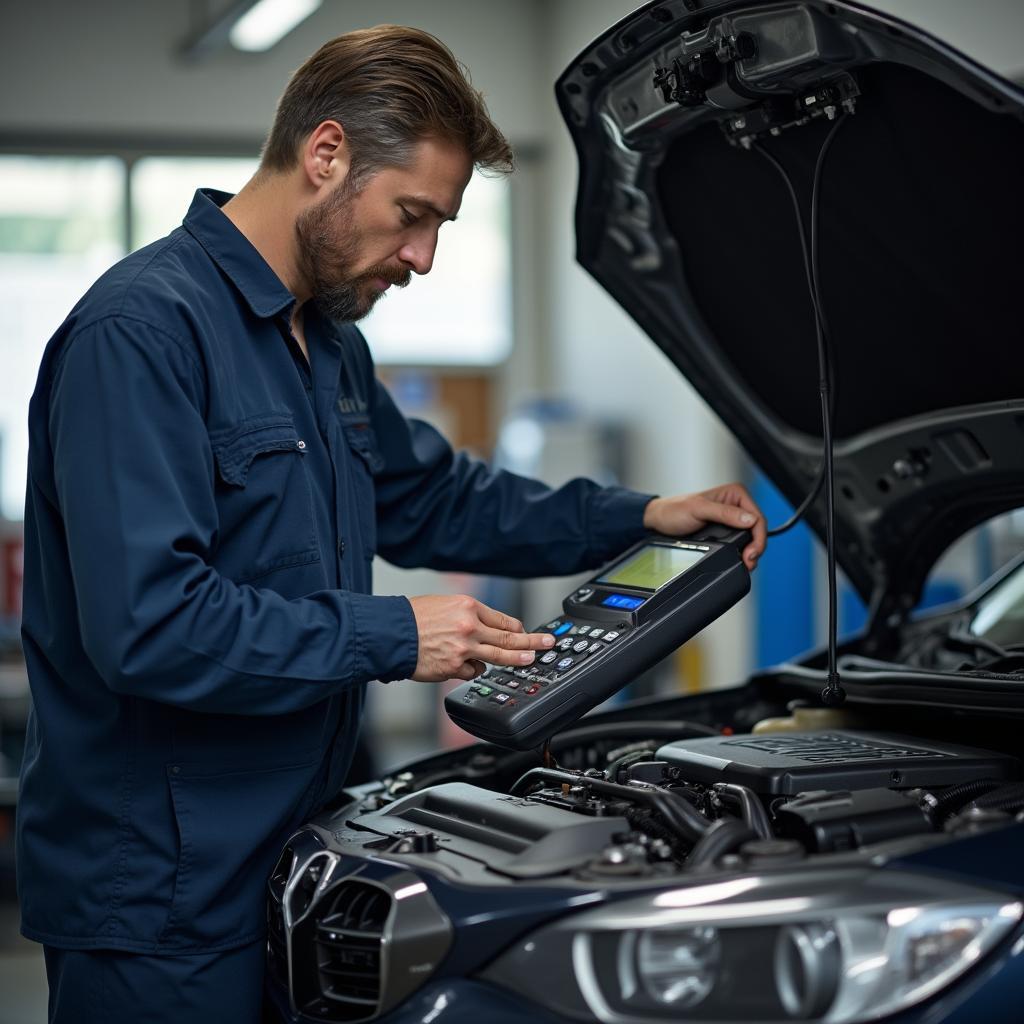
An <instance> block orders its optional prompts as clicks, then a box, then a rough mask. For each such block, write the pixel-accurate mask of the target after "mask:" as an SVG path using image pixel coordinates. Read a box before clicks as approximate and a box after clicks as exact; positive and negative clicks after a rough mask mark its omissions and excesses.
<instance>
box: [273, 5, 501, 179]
mask: <svg viewBox="0 0 1024 1024" xmlns="http://www.w3.org/2000/svg"><path fill="white" fill-rule="evenodd" d="M323 121H337V122H338V123H339V124H340V125H341V126H342V128H343V129H344V130H345V134H346V136H347V138H348V144H349V150H350V153H351V155H352V173H353V174H354V175H355V177H356V178H357V179H358V178H360V177H363V176H365V175H367V174H372V173H374V172H375V171H377V170H379V169H381V168H382V167H394V166H402V165H404V164H406V163H407V162H408V161H409V160H410V159H411V157H412V150H413V147H414V146H415V145H416V143H417V142H419V141H420V140H421V139H424V138H427V137H436V138H442V139H445V140H447V141H450V142H455V143H459V144H461V145H462V146H464V147H465V149H466V151H467V152H468V153H469V155H470V156H471V157H472V159H473V163H474V164H475V165H476V166H477V167H480V168H483V169H485V170H491V171H495V172H497V173H501V174H507V173H508V172H510V171H511V170H512V167H513V156H512V147H511V146H510V145H509V144H508V140H507V139H506V138H505V136H504V135H502V134H501V132H500V131H499V130H498V128H497V127H496V126H495V124H494V122H493V121H492V120H491V118H490V115H489V114H488V113H487V107H486V106H485V105H484V101H483V97H482V96H481V95H480V93H479V92H478V91H477V90H476V89H474V88H473V86H472V84H471V83H470V80H469V72H468V71H467V70H466V68H465V66H464V65H462V64H460V63H459V61H458V60H456V58H455V55H454V54H453V53H452V52H451V50H449V49H448V47H447V46H445V44H444V43H442V42H441V40H440V39H437V38H436V37H435V36H432V35H431V34H430V33H429V32H424V31H422V30H421V29H416V28H408V27H406V26H404V25H378V26H376V27H375V28H366V29H360V30H358V31H356V32H347V33H346V34H345V35H342V36H338V37H337V38H335V39H332V40H331V41H330V42H328V43H325V44H324V45H323V46H321V47H320V49H319V50H317V51H316V53H314V54H313V56H312V57H310V58H309V60H307V61H306V63H305V64H303V65H302V67H301V68H299V70H298V71H296V72H295V74H294V75H292V78H291V81H290V82H289V83H288V87H287V88H286V89H285V91H284V95H283V96H282V97H281V100H280V102H279V103H278V105H277V113H276V115H275V116H274V124H273V127H272V128H271V130H270V135H269V136H268V137H267V142H266V145H265V146H264V147H263V157H262V160H261V163H260V169H261V170H263V171H287V170H290V169H291V168H293V167H294V166H295V165H296V163H297V161H298V159H299V149H300V146H301V144H302V142H303V140H304V139H305V138H306V137H307V136H308V135H309V134H310V132H312V131H313V130H314V129H315V128H316V127H317V125H319V124H321V123H322V122H323Z"/></svg>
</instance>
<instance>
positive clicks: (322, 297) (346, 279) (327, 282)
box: [295, 182, 412, 322]
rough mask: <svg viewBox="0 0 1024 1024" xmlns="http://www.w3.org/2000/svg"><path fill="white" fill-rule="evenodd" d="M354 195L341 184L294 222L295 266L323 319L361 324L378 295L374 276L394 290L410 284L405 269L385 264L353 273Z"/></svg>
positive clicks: (356, 239) (356, 238)
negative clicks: (303, 278) (299, 270)
mask: <svg viewBox="0 0 1024 1024" xmlns="http://www.w3.org/2000/svg"><path fill="white" fill-rule="evenodd" d="M358 195H359V192H358V190H357V189H355V188H352V187H351V186H350V185H349V184H348V182H344V183H343V184H342V185H340V186H339V187H338V188H336V189H335V190H334V191H333V192H332V193H331V194H330V195H328V196H327V197H326V198H324V199H322V200H321V201H320V202H319V203H317V204H316V205H315V206H311V207H310V208H309V209H308V210H304V211H303V212H302V213H301V214H299V216H298V217H297V218H296V221H295V240H296V244H297V251H298V260H299V267H300V269H301V271H302V273H303V275H304V276H305V279H306V281H307V282H309V286H310V291H311V294H312V298H313V301H314V302H315V303H316V305H317V307H318V309H319V310H320V312H321V313H322V314H323V315H324V316H325V317H327V318H328V319H329V320H340V321H345V322H352V321H355V320H362V318H363V317H364V316H366V315H367V313H369V312H370V310H371V309H372V308H373V306H374V303H376V301H377V300H378V299H379V298H380V297H381V296H382V295H383V294H384V292H383V291H382V290H381V289H380V288H378V287H377V286H376V285H375V284H374V278H380V279H381V280H383V281H386V282H387V283H388V284H393V285H396V286H397V287H398V288H404V287H405V286H406V285H407V284H408V283H409V281H410V280H412V272H411V271H410V270H408V269H406V270H398V269H396V268H395V267H393V266H388V265H387V264H385V263H380V264H375V265H374V266H372V267H370V268H369V269H368V270H364V271H362V272H361V273H359V274H356V273H355V271H354V268H355V267H356V265H357V263H358V260H359V254H360V250H361V249H362V241H363V239H362V235H361V233H360V231H359V229H358V228H357V227H356V225H355V201H356V198H357V196H358Z"/></svg>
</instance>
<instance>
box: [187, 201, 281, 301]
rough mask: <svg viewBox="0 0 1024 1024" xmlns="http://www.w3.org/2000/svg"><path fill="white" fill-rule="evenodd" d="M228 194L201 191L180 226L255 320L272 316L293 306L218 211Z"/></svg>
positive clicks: (267, 267)
mask: <svg viewBox="0 0 1024 1024" xmlns="http://www.w3.org/2000/svg"><path fill="white" fill-rule="evenodd" d="M231 198H232V194H231V193H230V192H220V191H218V190H217V189H212V188H201V189H198V190H197V191H196V194H195V196H194V197H193V199H192V205H191V206H190V207H189V209H188V213H187V214H186V215H185V220H184V222H183V223H184V226H185V230H186V231H188V232H189V233H190V234H191V235H192V237H193V238H195V239H196V241H197V242H199V244H200V245H201V246H202V247H203V248H204V249H205V250H206V252H207V253H209V255H210V259H212V260H213V262H214V263H216V264H217V266H218V267H220V269H221V270H222V271H223V272H224V273H225V274H226V275H227V276H228V278H229V279H230V280H231V281H232V283H233V284H234V285H235V287H236V288H237V289H238V290H239V292H240V293H241V294H242V297H243V298H244V299H245V301H246V303H247V304H248V306H249V308H250V309H251V310H252V311H253V313H255V314H256V316H258V317H272V316H276V315H277V314H278V313H280V312H281V311H282V310H284V309H286V308H288V307H290V306H291V305H293V304H294V302H295V296H294V295H292V293H291V292H290V291H288V289H287V288H286V287H285V286H284V284H283V282H282V281H281V279H280V278H279V277H278V276H277V274H275V273H274V271H273V270H271V268H270V264H268V263H267V261H266V260H265V259H264V258H263V257H262V256H261V255H260V254H259V251H258V250H257V248H256V247H255V246H254V245H253V244H252V242H250V241H249V239H248V238H246V237H245V235H243V234H242V232H241V231H239V230H238V228H237V227H235V225H234V224H233V223H232V222H231V219H230V218H229V217H228V216H227V215H226V214H224V213H223V212H222V211H221V207H222V206H223V205H224V204H225V203H226V202H227V201H228V200H229V199H231Z"/></svg>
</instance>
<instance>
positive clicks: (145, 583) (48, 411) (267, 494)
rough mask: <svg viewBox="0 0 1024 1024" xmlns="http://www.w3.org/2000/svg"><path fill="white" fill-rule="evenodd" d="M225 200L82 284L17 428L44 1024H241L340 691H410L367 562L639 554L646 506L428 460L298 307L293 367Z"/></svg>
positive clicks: (344, 730) (21, 870) (29, 841)
mask: <svg viewBox="0 0 1024 1024" xmlns="http://www.w3.org/2000/svg"><path fill="white" fill-rule="evenodd" d="M228 198H229V196H227V195H226V194H223V193H217V192H213V191H205V190H203V191H200V192H198V193H197V194H196V197H195V199H194V201H193V203H192V206H191V208H190V209H189V212H188V215H187V217H186V218H185V221H184V224H183V226H182V227H181V228H178V229H177V230H176V231H174V232H173V233H172V234H171V235H169V236H168V237H167V238H165V239H163V240H161V241H159V242H156V243H154V244H153V245H150V246H148V247H147V248H145V249H142V250H140V251H139V252H136V253H134V254H132V255H131V256H129V257H127V258H126V259H125V260H123V261H122V262H121V263H119V264H118V265H117V266H115V267H114V268H112V269H111V270H110V271H109V272H107V273H106V274H105V275H104V276H103V277H102V278H101V279H100V280H99V281H98V282H97V283H96V284H95V285H94V286H93V287H92V289H91V290H90V291H89V292H88V293H87V294H86V295H85V297H84V298H83V299H82V300H81V302H79V304H78V305H77V306H76V307H75V308H74V310H73V311H72V312H71V314H70V315H69V316H68V318H67V320H66V321H65V322H64V324H63V325H62V326H61V328H60V330H59V331H58V332H57V333H56V334H55V335H54V337H53V338H52V339H51V341H50V343H49V344H48V346H47V348H46V352H45V354H44V357H43V361H42V366H41V369H40V372H39V378H38V382H37V385H36V390H35V394H34V395H33V398H32V403H31V407H30V412H29V427H30V452H29V479H28V496H27V507H26V513H25V591H24V626H23V639H24V649H25V657H26V661H27V664H28V673H29V680H30V683H31V688H32V697H33V711H32V714H31V716H30V719H29V726H28V745H27V750H26V755H25V762H24V768H23V772H22V779H21V791H20V794H19V802H18V822H17V841H18V847H17V855H18V876H19V895H20V899H21V908H22V915H23V917H22V930H23V933H24V934H25V935H26V936H27V937H29V938H30V939H35V940H37V941H39V942H42V943H44V944H45V945H46V946H47V958H48V966H49V968H50V979H51V1015H52V1019H55V1020H56V1019H59V1020H65V1019H66V1020H74V1021H75V1022H76V1024H83V1022H89V1021H92V1020H94V1019H95V1020H96V1021H102V1022H103V1024H111V1022H113V1021H117V1020H121V1019H122V1015H123V1019H125V1020H131V1021H133V1022H135V1021H141V1020H145V1021H147V1022H148V1024H152V1022H156V1021H163V1020H168V1021H171V1020H174V1021H188V1022H189V1024H197V1022H200V1021H206V1020H210V1021H215V1020H216V1021H217V1024H227V1022H229V1021H230V1022H245V1021H248V1020H253V1019H256V1017H257V1016H258V1002H259V995H260V986H261V976H262V974H261V972H262V968H261V963H262V939H263V936H264V897H263V886H264V882H265V879H266V877H267V875H268V873H269V870H270V868H271V867H272V865H273V862H274V859H275V858H276V856H277V855H278V853H279V851H280V848H281V846H282V845H283V843H284V841H285V840H286V838H287V837H288V835H289V834H290V833H291V832H292V831H293V830H294V829H295V828H296V827H297V826H298V825H300V824H301V823H302V822H303V821H304V820H305V819H307V818H308V817H309V816H310V815H311V814H313V813H314V812H315V811H316V810H317V809H318V807H319V806H321V805H322V804H323V802H324V801H325V800H326V799H327V798H328V797H329V796H330V795H331V794H333V793H335V792H336V791H337V790H338V789H339V787H341V785H342V783H343V781H344V779H345V775H346V771H347V769H348V766H349V761H350V759H351V755H352V750H353V745H354V741H355V737H356V734H357V730H358V727H359V719H360V712H361V709H362V706H363V699H364V691H365V687H366V683H367V682H368V681H370V680H374V679H381V680H395V679H403V678H406V677H408V676H409V675H410V674H411V673H412V671H413V669H414V666H415V664H416V656H417V634H416V627H415V622H414V619H413V615H412V609H411V606H410V604H409V602H408V600H407V599H406V598H404V597H375V596H371V579H370V565H371V559H372V557H373V555H374V553H375V552H379V553H380V554H381V555H383V556H384V557H385V558H387V559H388V560H389V561H391V562H394V563H395V564H397V565H402V566H430V567H433V568H435V569H457V570H462V571H468V572H481V573H496V574H505V575H510V576H518V575H551V574H561V573H571V572H576V571H580V570H582V569H585V568H589V567H592V566H595V565H597V564H599V563H600V562H602V561H603V560H605V559H607V558H609V557H611V556H612V555H614V554H615V553H617V552H618V551H620V550H621V549H623V548H624V547H625V546H626V545H628V544H629V543H632V542H633V541H635V540H637V539H638V538H639V537H640V536H642V534H643V528H642V523H641V521H642V516H643V508H644V505H645V504H646V503H647V501H648V500H649V496H648V495H642V494H637V493H635V492H631V491H625V490H621V489H607V488H600V487H598V486H597V485H596V484H594V483H592V482H590V481H587V480H575V481H573V482H571V483H569V484H567V485H566V486H564V487H562V488H560V489H558V490H552V489H550V488H548V487H546V486H544V485H542V484H540V483H538V482H536V481H532V480H526V479H523V478H521V477H516V476H513V475H511V474H509V473H494V472H491V471H489V470H488V469H487V468H486V467H485V466H484V465H482V464H481V463H479V462H476V461H473V460H471V459H469V458H467V457H466V456H465V455H458V454H454V453H453V452H452V450H451V448H450V447H449V446H448V444H447V443H446V442H445V441H444V440H443V438H442V437H441V436H440V435H439V434H438V433H437V432H436V431H434V430H433V429H432V428H431V427H429V426H427V425H426V424H424V423H421V422H418V421H415V420H409V419H406V418H405V417H404V416H403V415H402V414H401V413H400V412H399V411H398V409H397V408H396V407H395V405H394V403H393V401H392V399H391V397H390V395H389V394H388V392H387V391H386V390H385V389H384V388H383V387H382V386H381V385H380V383H379V382H378V381H377V380H376V379H375V376H374V368H373V364H372V361H371V358H370V354H369V352H368V350H367V347H366V343H365V341H364V340H363V337H362V335H361V334H360V333H359V331H358V330H357V329H356V328H355V327H353V326H351V325H339V324H335V323H332V322H329V321H326V320H325V319H323V318H320V317H318V315H317V313H316V311H315V309H313V308H312V304H309V305H308V306H307V308H306V319H305V331H306V338H307V344H308V349H309V362H308V363H307V362H306V360H305V358H304V357H303V355H302V352H301V350H300V349H299V347H298V345H297V343H296V341H295V339H294V337H293V336H292V334H291V331H290V328H289V322H290V316H291V313H292V310H293V306H294V300H293V298H292V296H291V295H290V294H289V292H288V291H287V289H286V288H285V287H284V285H283V284H282V283H281V281H280V280H279V279H278V278H277V276H276V275H275V274H274V273H273V271H272V270H271V269H270V267H269V266H268V265H267V264H266V262H265V261H264V260H263V259H262V257H261V256H260V255H259V253H258V252H257V251H256V249H255V248H253V246H252V245H251V244H250V243H249V241H248V240H247V239H246V238H245V237H244V236H243V235H242V234H241V233H240V232H239V231H238V230H237V229H236V228H235V227H234V225H233V224H232V223H231V222H230V221H229V220H228V218H227V217H226V216H225V215H224V214H223V213H222V212H221V210H220V206H221V205H223V203H224V202H226V201H227V199H228ZM73 951H79V952H77V953H76V952H73ZM80 951H92V952H90V953H89V954H88V955H86V954H85V953H82V952H80ZM97 951H104V952H103V953H99V952H97ZM126 999H128V1000H132V1001H133V1005H131V1006H120V1009H119V1004H120V1003H121V1002H122V1001H123V1000H126ZM140 1000H141V1002H140Z"/></svg>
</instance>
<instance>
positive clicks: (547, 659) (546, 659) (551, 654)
mask: <svg viewBox="0 0 1024 1024" xmlns="http://www.w3.org/2000/svg"><path fill="white" fill-rule="evenodd" d="M557 657H558V651H548V653H547V654H543V655H541V659H540V663H541V664H542V665H550V664H551V662H553V661H554V660H555V658H557Z"/></svg>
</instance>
